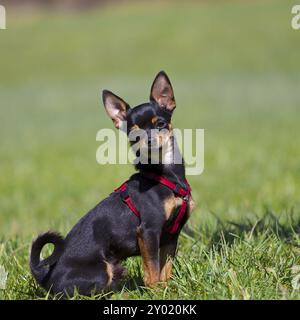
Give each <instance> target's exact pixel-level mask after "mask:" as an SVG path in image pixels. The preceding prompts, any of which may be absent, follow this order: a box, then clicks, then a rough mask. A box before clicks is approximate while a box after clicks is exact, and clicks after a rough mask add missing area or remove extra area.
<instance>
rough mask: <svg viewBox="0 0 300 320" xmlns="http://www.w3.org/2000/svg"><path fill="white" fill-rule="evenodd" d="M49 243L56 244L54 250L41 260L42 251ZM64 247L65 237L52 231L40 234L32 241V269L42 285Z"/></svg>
mask: <svg viewBox="0 0 300 320" xmlns="http://www.w3.org/2000/svg"><path fill="white" fill-rule="evenodd" d="M48 243H52V244H53V245H54V251H53V253H52V254H51V255H50V256H49V257H48V258H46V259H44V260H41V259H40V254H41V251H42V249H43V247H44V246H45V245H46V244H48ZM63 249H64V238H63V237H62V236H61V235H60V234H58V233H56V232H52V231H48V232H45V233H42V234H40V235H39V236H38V237H37V238H36V239H35V240H34V241H33V242H32V245H31V252H30V270H31V273H32V275H33V276H34V278H35V279H36V281H37V282H38V283H39V284H40V285H41V286H43V285H44V283H43V282H44V280H45V278H46V276H47V275H48V273H49V271H50V267H51V266H52V265H53V264H55V263H56V262H57V261H58V259H59V257H60V256H61V254H62V252H63Z"/></svg>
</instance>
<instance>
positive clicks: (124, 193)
mask: <svg viewBox="0 0 300 320" xmlns="http://www.w3.org/2000/svg"><path fill="white" fill-rule="evenodd" d="M115 191H116V192H119V193H120V195H121V198H122V200H123V201H124V202H125V203H126V204H127V206H128V207H129V209H130V210H131V211H132V212H133V213H134V214H135V215H136V216H137V217H138V218H139V219H141V214H140V213H139V211H138V210H137V208H136V207H135V206H134V204H133V203H132V201H131V198H130V196H129V193H128V190H127V185H126V182H124V183H123V184H122V185H121V186H120V187H119V188H117V189H115Z"/></svg>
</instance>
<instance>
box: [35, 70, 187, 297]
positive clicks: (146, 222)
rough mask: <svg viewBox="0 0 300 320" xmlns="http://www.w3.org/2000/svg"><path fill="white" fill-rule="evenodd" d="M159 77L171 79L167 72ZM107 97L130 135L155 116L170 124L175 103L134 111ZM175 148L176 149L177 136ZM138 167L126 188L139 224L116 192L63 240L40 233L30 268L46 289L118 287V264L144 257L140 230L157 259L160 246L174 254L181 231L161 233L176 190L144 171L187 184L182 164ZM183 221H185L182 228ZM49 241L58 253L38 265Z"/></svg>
mask: <svg viewBox="0 0 300 320" xmlns="http://www.w3.org/2000/svg"><path fill="white" fill-rule="evenodd" d="M159 75H160V76H164V77H165V79H166V80H167V81H169V80H168V78H167V76H166V75H165V73H162V72H161V73H159ZM159 75H158V76H159ZM170 86H171V85H170ZM103 95H104V99H103V100H104V103H107V101H106V99H108V98H109V99H111V101H112V106H113V107H116V108H120V110H121V111H122V117H123V119H122V120H127V122H128V132H127V133H129V130H130V128H131V127H132V126H134V125H137V126H139V127H140V128H143V129H145V130H149V129H151V128H154V127H155V125H154V124H153V123H152V119H153V118H154V117H156V118H157V119H158V120H162V121H161V122H158V123H159V124H160V125H161V126H164V124H166V126H167V125H168V124H169V123H170V121H171V116H172V110H169V109H168V108H167V106H169V105H171V104H168V103H169V101H167V106H165V105H161V106H160V105H159V103H158V102H156V101H155V99H154V98H151V101H150V102H149V103H144V104H142V105H139V106H137V107H135V108H132V109H130V108H129V106H128V105H127V104H126V103H125V102H124V101H123V100H121V99H120V98H119V97H117V96H115V95H113V94H112V93H110V92H109V91H104V92H103ZM108 95H109V96H108ZM114 99H116V100H114ZM118 99H119V100H118ZM111 101H109V102H111ZM159 101H160V100H159ZM172 102H173V100H172ZM109 107H111V105H110V106H109ZM122 108H123V109H122ZM124 115H125V118H124ZM120 117H121V116H120ZM113 121H114V123H115V124H116V126H117V125H118V121H119V119H115V118H114V119H113ZM172 144H173V147H174V148H175V147H176V145H175V144H174V140H173V138H172ZM136 168H137V169H138V170H139V172H138V173H136V174H134V175H133V176H132V177H131V178H130V179H129V181H128V184H127V185H128V191H129V194H130V196H131V198H132V201H133V203H134V205H135V207H136V208H137V209H138V210H139V212H140V213H141V221H140V220H139V219H138V218H137V217H136V216H135V215H134V214H133V213H132V212H131V211H130V209H129V208H128V207H127V205H126V204H125V203H124V202H122V200H121V198H120V195H119V194H118V193H115V192H114V193H111V194H110V195H109V196H108V197H107V198H106V199H104V200H103V201H101V202H100V203H99V204H97V205H96V206H95V207H94V208H93V209H92V210H90V211H89V212H88V213H87V214H86V215H85V216H84V217H82V218H81V219H80V220H79V222H78V223H77V224H76V225H75V226H74V227H73V229H72V230H71V231H70V232H69V234H68V235H67V236H66V238H65V239H63V238H62V237H61V236H59V235H58V234H56V233H52V232H47V233H45V234H42V235H40V236H39V237H38V238H37V239H36V240H35V241H34V242H33V244H32V249H31V257H30V268H31V272H32V274H33V276H34V277H35V279H36V280H37V282H38V283H39V284H40V285H41V286H42V287H44V288H45V289H46V290H51V292H52V293H64V294H68V295H72V294H73V292H74V289H75V288H76V289H77V291H78V292H79V293H80V294H84V295H89V294H91V292H92V291H95V292H102V291H103V290H107V289H113V288H115V287H116V285H117V283H118V280H119V279H120V278H121V276H122V274H123V268H122V266H121V264H120V262H121V261H122V260H124V259H126V258H128V257H131V256H137V255H139V254H140V249H139V246H138V242H137V229H138V227H140V230H141V232H142V233H143V235H144V238H145V239H148V240H147V241H148V245H149V250H150V251H151V250H152V252H153V255H154V256H155V255H156V257H157V253H156V252H157V251H158V248H159V247H162V246H165V245H168V246H170V245H172V246H173V251H174V254H175V250H176V244H177V238H178V235H179V232H180V230H179V231H178V233H177V234H175V235H170V234H167V233H164V232H163V228H164V225H165V223H166V217H165V213H164V200H165V199H167V198H168V197H170V196H171V195H172V191H171V190H169V189H168V188H167V187H165V186H163V185H161V184H158V183H157V182H155V181H152V180H149V179H147V178H145V177H144V176H143V173H144V172H147V171H149V172H156V173H158V174H160V175H163V176H164V177H166V178H168V179H169V180H171V181H173V182H176V183H179V184H184V182H183V181H184V179H185V170H184V164H183V163H182V164H176V165H175V164H168V165H163V164H161V163H160V164H156V165H151V164H137V165H136ZM185 222H186V219H185V221H183V224H184V223H185ZM46 243H53V244H54V246H55V250H54V253H53V254H52V255H51V256H50V257H48V258H47V259H45V260H43V261H40V252H41V250H42V248H43V246H44V245H45V244H46ZM155 259H157V258H155ZM107 264H109V266H110V267H111V270H112V272H113V278H112V279H110V278H109V277H110V275H109V272H108V271H107ZM110 280H111V281H110ZM109 282H110V284H109V287H108V286H107V285H108V283H109Z"/></svg>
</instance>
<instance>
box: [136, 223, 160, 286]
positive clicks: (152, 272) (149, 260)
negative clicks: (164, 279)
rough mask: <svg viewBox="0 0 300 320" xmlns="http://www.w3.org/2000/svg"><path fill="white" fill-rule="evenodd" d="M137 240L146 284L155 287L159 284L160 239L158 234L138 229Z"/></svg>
mask: <svg viewBox="0 0 300 320" xmlns="http://www.w3.org/2000/svg"><path fill="white" fill-rule="evenodd" d="M137 239H138V245H139V248H140V253H141V256H142V264H143V270H144V283H145V285H146V286H148V287H153V286H154V285H155V284H156V283H157V282H159V277H160V267H159V237H158V235H157V233H156V232H154V231H151V230H148V229H145V228H143V227H142V226H140V227H138V229H137Z"/></svg>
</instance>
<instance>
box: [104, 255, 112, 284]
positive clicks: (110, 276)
mask: <svg viewBox="0 0 300 320" xmlns="http://www.w3.org/2000/svg"><path fill="white" fill-rule="evenodd" d="M104 262H105V264H106V273H107V276H108V281H107V284H106V286H107V287H109V286H110V285H111V283H112V280H113V277H114V273H113V270H114V268H113V265H112V264H111V263H109V262H107V261H104Z"/></svg>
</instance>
